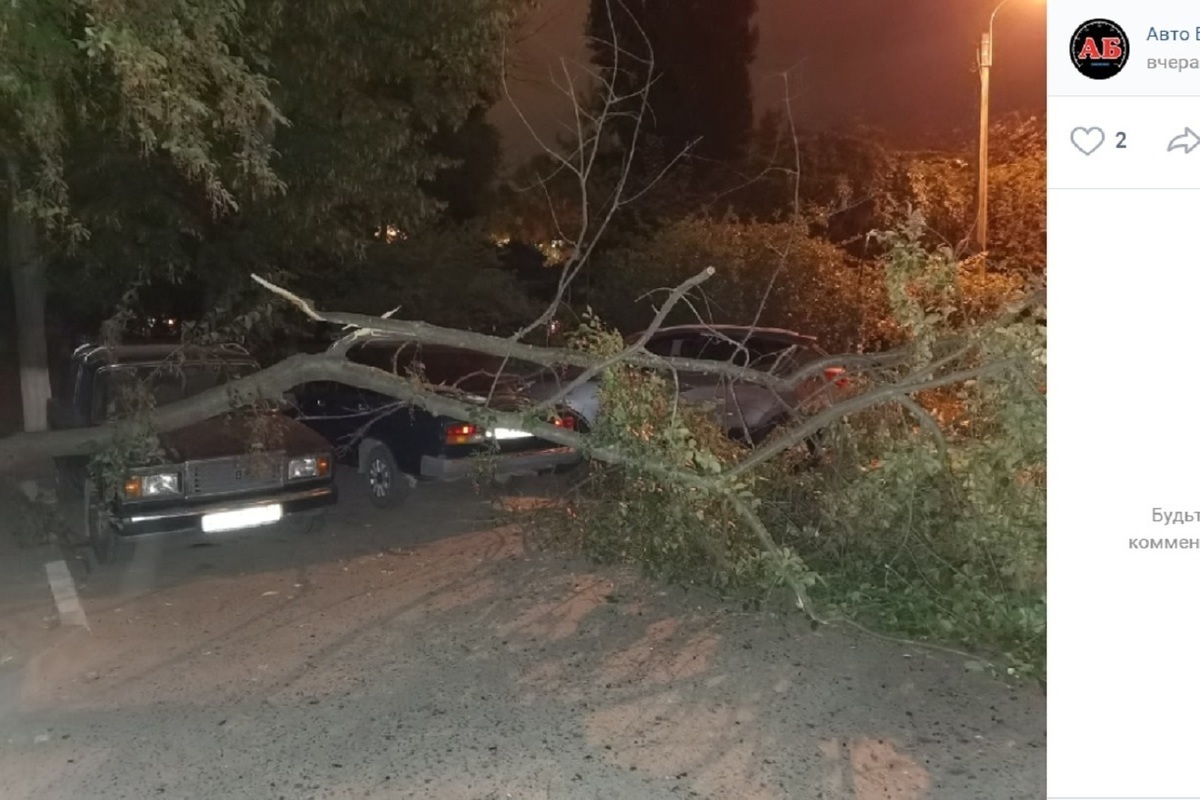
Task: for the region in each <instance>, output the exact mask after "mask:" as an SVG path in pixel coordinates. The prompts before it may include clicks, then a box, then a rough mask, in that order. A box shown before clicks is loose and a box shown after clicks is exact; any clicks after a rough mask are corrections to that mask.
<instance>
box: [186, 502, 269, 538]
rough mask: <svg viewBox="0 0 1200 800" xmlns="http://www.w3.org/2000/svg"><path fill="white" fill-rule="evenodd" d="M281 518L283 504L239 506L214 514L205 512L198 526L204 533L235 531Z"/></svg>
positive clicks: (266, 523)
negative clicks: (232, 509) (235, 508)
mask: <svg viewBox="0 0 1200 800" xmlns="http://www.w3.org/2000/svg"><path fill="white" fill-rule="evenodd" d="M281 519H283V506H281V505H279V504H278V503H274V504H272V505H269V506H252V507H250V508H239V509H237V510H236V511H220V512H217V513H216V514H205V515H204V516H203V517H201V518H200V528H201V529H202V530H203V531H204V532H205V533H216V532H219V531H236V530H241V529H242V528H257V527H258V526H259V525H270V524H271V523H273V522H279V520H281Z"/></svg>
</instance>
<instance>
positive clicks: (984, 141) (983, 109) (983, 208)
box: [975, 0, 1009, 250]
mask: <svg viewBox="0 0 1200 800" xmlns="http://www.w3.org/2000/svg"><path fill="white" fill-rule="evenodd" d="M1008 3H1009V0H1001V2H1000V4H999V5H997V6H996V8H995V9H994V10H993V11H992V16H991V18H990V19H989V20H988V29H987V30H986V31H984V33H983V36H982V38H981V39H980V41H979V53H978V60H979V201H978V217H977V218H976V220H975V241H976V242H977V243H978V244H979V249H980V250H986V249H987V223H988V90H989V80H990V79H991V71H992V40H993V33H994V32H995V29H996V14H998V13H999V12H1000V9H1002V8H1004V6H1006V5H1008Z"/></svg>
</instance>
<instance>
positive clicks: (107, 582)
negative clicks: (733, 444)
mask: <svg viewBox="0 0 1200 800" xmlns="http://www.w3.org/2000/svg"><path fill="white" fill-rule="evenodd" d="M148 541H149V543H145V544H139V546H138V548H137V549H136V550H135V551H134V552H133V553H132V556H131V557H130V559H129V560H128V561H127V563H125V564H122V565H120V566H119V567H117V568H114V569H110V570H104V571H101V572H97V573H93V574H92V575H83V574H82V573H81V572H78V573H77V586H78V591H79V596H80V598H81V600H82V604H83V607H84V609H85V611H86V616H87V625H88V627H87V628H84V627H78V626H67V625H59V624H57V623H56V622H55V620H54V610H53V608H54V606H53V603H52V601H50V600H49V599H48V598H49V593H48V591H47V590H46V589H45V585H44V582H43V583H42V584H40V588H35V587H36V586H38V585H39V584H37V582H36V581H33V580H30V581H28V582H27V585H26V588H25V589H21V590H16V589H14V590H12V591H9V592H7V593H0V659H3V661H0V775H3V776H4V779H3V780H4V790H3V794H4V797H6V798H11V799H12V800H17V799H18V798H37V800H53V799H54V798H95V799H96V800H101V799H102V798H142V797H170V798H212V797H222V798H226V799H228V800H234V799H235V798H248V799H249V798H254V800H263V799H266V798H446V799H447V800H454V799H457V798H462V799H463V800H476V799H478V800H484V798H547V799H548V800H549V799H554V800H557V799H558V798H568V799H570V798H606V799H607V798H676V797H700V798H746V800H776V798H805V799H807V798H817V799H821V800H851V799H853V800H924V799H925V798H946V799H947V800H971V799H972V798H980V799H981V800H1001V799H1002V798H1003V799H1004V800H1017V799H1018V798H1019V799H1020V800H1027V799H1028V798H1035V797H1039V796H1042V797H1044V796H1045V788H1044V787H1045V775H1046V771H1045V702H1044V697H1043V694H1042V692H1041V691H1040V690H1039V689H1037V688H1036V687H1007V686H1005V685H1003V684H1002V683H1000V682H998V681H996V680H995V679H993V678H990V677H988V676H986V675H981V674H978V673H971V672H967V671H966V670H965V669H964V668H963V665H962V663H961V662H960V661H958V660H956V659H954V658H951V657H947V656H943V655H939V654H935V653H930V652H925V651H921V650H916V649H905V648H903V647H900V646H896V645H891V644H887V643H884V642H881V641H878V640H875V639H872V638H868V637H864V636H862V635H858V634H851V633H848V632H845V631H838V630H822V631H819V632H813V631H811V630H809V629H808V627H807V626H806V625H804V624H802V621H801V620H800V619H798V618H788V617H777V616H767V615H762V614H743V613H733V612H730V611H729V610H727V609H723V608H722V607H721V606H719V605H718V604H717V603H715V602H713V601H712V600H711V599H709V598H707V597H704V596H703V595H699V594H697V593H695V592H692V593H688V592H684V591H682V590H678V589H672V588H667V587H663V586H660V585H657V584H655V583H652V582H650V581H647V580H645V579H644V578H642V577H640V576H638V575H637V574H636V573H634V572H631V571H629V570H625V569H608V568H603V569H601V568H596V567H594V566H592V565H590V564H587V563H584V562H581V561H567V560H563V559H560V558H557V557H550V556H546V555H538V554H531V553H527V552H526V551H525V549H524V548H523V546H522V540H521V536H520V534H519V532H518V531H516V530H514V529H512V528H510V527H504V526H497V524H496V523H495V521H494V517H493V514H492V512H491V511H490V509H489V508H488V504H487V503H486V502H483V501H481V500H479V499H478V498H476V497H475V496H474V495H473V494H472V493H471V490H470V488H469V487H465V486H461V485H460V486H435V487H429V488H426V487H422V490H421V491H420V492H419V493H418V494H416V495H414V497H413V498H412V499H411V501H410V503H409V504H408V505H407V506H405V507H403V508H401V509H396V510H392V511H387V512H381V511H378V510H376V509H374V508H371V507H370V506H369V505H368V504H366V503H364V502H362V501H361V498H356V497H355V496H353V492H347V493H346V497H344V499H343V502H342V503H341V504H340V505H339V507H338V509H337V513H336V515H335V516H334V517H333V518H331V520H330V522H329V524H328V525H327V526H326V528H325V530H324V531H322V532H320V533H316V534H309V535H301V534H298V533H295V532H289V531H283V530H272V529H268V530H265V531H257V532H242V533H240V534H235V535H229V536H227V537H225V538H223V539H220V540H217V541H216V542H213V541H211V540H207V541H187V540H169V541H163V540H148ZM44 557H45V558H50V557H51V556H49V555H45V556H44ZM27 560H31V563H32V559H27ZM35 566H36V565H35ZM14 585H15V584H14ZM39 592H42V593H43V594H44V596H39V595H38V593H39ZM6 652H7V655H6V654H5V653H6Z"/></svg>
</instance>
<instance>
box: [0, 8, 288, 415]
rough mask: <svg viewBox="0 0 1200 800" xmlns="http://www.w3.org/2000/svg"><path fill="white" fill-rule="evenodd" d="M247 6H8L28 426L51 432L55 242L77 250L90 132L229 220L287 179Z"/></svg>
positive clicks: (12, 224)
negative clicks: (70, 180) (50, 304)
mask: <svg viewBox="0 0 1200 800" xmlns="http://www.w3.org/2000/svg"><path fill="white" fill-rule="evenodd" d="M242 6H243V4H242V3H241V2H239V0H215V2H207V1H206V2H200V1H199V0H168V2H153V3H149V2H132V3H120V4H115V3H102V2H86V1H85V0H46V1H45V2H37V3H6V4H5V5H4V7H3V8H2V9H0V156H2V157H3V161H4V172H3V174H2V176H0V181H2V182H3V197H4V209H5V222H6V225H5V227H6V238H7V251H8V253H7V254H8V259H7V261H8V265H9V274H10V277H11V280H12V283H13V291H14V295H15V305H16V314H15V317H16V329H17V343H18V354H19V359H20V363H21V388H22V406H23V412H24V424H25V428H26V429H27V430H40V429H42V428H44V427H45V424H46V419H45V404H46V399H47V397H48V395H49V377H48V371H47V361H48V358H47V351H46V342H45V335H44V332H43V331H44V325H45V321H44V313H45V296H46V290H47V283H48V281H47V273H46V264H47V260H48V251H47V249H46V247H45V244H46V242H45V236H46V234H50V235H57V236H58V237H60V240H61V241H68V242H77V241H78V240H80V239H81V238H82V237H83V236H84V235H85V231H84V229H83V228H82V227H81V226H79V224H78V222H77V221H76V220H74V218H73V216H72V214H71V211H70V208H69V197H70V195H69V191H68V185H67V182H66V178H65V168H64V152H65V151H66V150H67V149H68V147H69V145H70V142H71V141H72V140H75V139H77V138H79V137H81V136H89V137H96V138H100V139H120V140H123V141H126V142H129V143H131V144H132V145H133V146H134V147H136V148H137V149H138V150H139V151H140V152H142V153H146V154H153V155H154V156H157V157H160V158H162V159H163V160H164V162H166V163H168V164H169V165H170V166H171V167H172V168H173V169H175V170H177V171H178V172H179V173H180V174H182V175H185V176H187V178H188V180H189V181H190V182H191V183H192V184H194V185H195V186H197V187H198V188H199V189H200V190H201V191H202V193H203V196H204V197H205V199H206V201H207V203H208V204H209V205H210V207H211V208H212V209H214V210H215V211H218V212H228V211H233V210H236V209H237V202H236V201H235V199H234V191H236V190H237V189H238V188H240V187H242V186H250V185H256V186H258V187H259V188H260V189H261V190H263V191H271V190H273V189H275V188H277V186H278V184H277V181H276V180H275V177H274V175H273V173H272V172H271V169H270V166H269V158H270V147H269V144H268V142H267V140H266V138H265V136H264V130H265V126H264V124H263V123H264V122H269V121H270V120H272V119H273V118H275V117H276V111H275V108H274V105H273V104H272V102H271V98H270V96H269V91H268V81H267V79H266V77H265V76H264V75H263V74H262V73H261V72H260V71H258V70H257V69H256V68H255V66H254V65H253V62H252V60H248V59H247V58H246V55H247V53H248V51H249V50H250V49H251V47H252V44H251V42H249V41H247V39H246V38H245V37H244V35H243V22H244V13H243V8H242Z"/></svg>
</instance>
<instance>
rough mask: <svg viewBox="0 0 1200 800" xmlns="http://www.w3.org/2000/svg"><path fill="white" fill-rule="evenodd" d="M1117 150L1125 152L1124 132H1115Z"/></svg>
mask: <svg viewBox="0 0 1200 800" xmlns="http://www.w3.org/2000/svg"><path fill="white" fill-rule="evenodd" d="M1117 149H1118V150H1125V149H1126V147H1125V131H1117Z"/></svg>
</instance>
